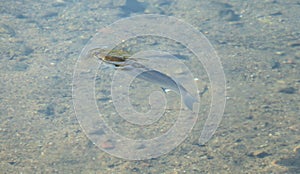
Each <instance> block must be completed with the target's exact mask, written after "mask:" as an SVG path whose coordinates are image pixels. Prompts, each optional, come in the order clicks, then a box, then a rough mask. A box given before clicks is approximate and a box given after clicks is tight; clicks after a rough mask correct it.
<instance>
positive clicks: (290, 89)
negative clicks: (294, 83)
mask: <svg viewBox="0 0 300 174" xmlns="http://www.w3.org/2000/svg"><path fill="white" fill-rule="evenodd" d="M296 91H297V90H296V89H295V88H294V87H286V88H282V89H280V90H279V92H280V93H284V94H295V93H296Z"/></svg>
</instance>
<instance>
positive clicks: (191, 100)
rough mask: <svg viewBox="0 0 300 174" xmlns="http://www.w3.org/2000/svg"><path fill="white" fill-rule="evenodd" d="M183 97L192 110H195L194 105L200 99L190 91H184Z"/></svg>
mask: <svg viewBox="0 0 300 174" xmlns="http://www.w3.org/2000/svg"><path fill="white" fill-rule="evenodd" d="M182 97H183V102H184V104H185V105H186V106H187V107H188V108H189V109H190V110H191V111H193V105H194V103H196V102H198V100H197V99H196V98H195V97H193V96H192V95H191V94H190V93H189V92H187V91H184V92H183V94H182Z"/></svg>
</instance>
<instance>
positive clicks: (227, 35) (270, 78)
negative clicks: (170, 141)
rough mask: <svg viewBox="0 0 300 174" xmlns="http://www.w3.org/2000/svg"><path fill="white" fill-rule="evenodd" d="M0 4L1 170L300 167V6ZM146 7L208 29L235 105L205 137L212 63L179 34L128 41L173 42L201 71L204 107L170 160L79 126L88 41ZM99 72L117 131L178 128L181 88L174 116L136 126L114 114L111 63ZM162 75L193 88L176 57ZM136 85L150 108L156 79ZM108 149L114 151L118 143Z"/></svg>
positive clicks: (99, 94) (107, 113)
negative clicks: (82, 58)
mask: <svg viewBox="0 0 300 174" xmlns="http://www.w3.org/2000/svg"><path fill="white" fill-rule="evenodd" d="M0 10H1V22H0V36H1V42H0V44H1V47H0V48H1V49H0V50H1V59H0V61H1V63H0V66H1V68H0V71H1V73H0V76H1V94H0V101H1V103H2V104H1V105H0V124H1V125H0V142H1V143H0V146H1V149H2V150H1V151H0V154H1V155H0V158H1V163H0V168H1V173H42V172H43V173H184V172H186V173H299V172H300V167H299V166H300V164H299V161H300V160H299V151H300V150H299V149H300V136H299V135H300V131H299V124H300V121H299V100H300V95H299V94H300V78H299V77H300V70H299V63H300V51H299V50H300V32H299V28H300V23H299V22H298V21H299V15H300V14H299V13H300V3H299V2H297V1H292V0H290V1H271V0H267V1H257V2H242V1H219V2H215V1H196V0H190V1H187V0H184V1H169V0H164V1H151V2H150V1H147V0H144V1H133V0H128V1H125V0H119V1H118V0H116V1H105V0H103V1H101V2H99V1H88V2H87V1H81V0H76V1H72V0H65V1H64V0H57V1H53V2H48V1H44V2H43V1H32V0H30V1H29V0H28V1H22V2H10V1H5V2H1V5H0ZM137 14H164V15H171V16H174V17H176V18H179V19H181V20H183V21H185V22H187V23H189V24H191V25H192V26H193V27H195V28H196V30H197V31H200V32H202V33H203V34H204V35H205V36H206V37H207V38H208V40H209V41H210V43H211V44H212V46H213V47H214V48H215V50H216V51H217V54H218V55H219V57H220V59H221V63H222V65H223V70H224V74H225V76H226V107H225V112H224V116H223V119H222V122H221V124H220V125H219V127H218V129H217V131H216V132H215V134H214V135H213V137H212V138H211V139H210V140H209V141H208V142H207V143H206V144H205V145H201V146H200V145H199V144H198V139H199V135H200V134H201V131H202V128H203V126H204V123H205V120H206V116H207V115H208V113H209V108H210V102H211V94H212V90H211V88H210V81H209V76H208V75H207V74H206V72H205V68H204V66H202V65H200V66H198V65H197V66H195V65H196V64H195V62H194V60H195V59H194V58H193V55H192V54H191V53H190V52H189V51H188V50H187V49H186V48H185V49H183V48H182V47H181V45H176V44H177V43H175V44H174V43H173V44H174V45H172V44H169V41H168V40H166V41H164V42H163V44H160V43H157V40H156V39H153V40H151V39H148V40H147V39H143V38H141V39H140V38H137V39H136V40H134V39H133V40H132V41H129V42H127V45H126V49H131V47H130V46H132V45H137V44H136V43H139V42H143V43H147V44H143V45H139V44H138V45H139V46H140V47H141V48H143V49H144V48H148V47H149V48H152V49H157V50H169V51H171V52H174V54H173V55H176V54H178V55H179V60H180V61H183V62H185V63H186V64H187V65H189V68H190V71H191V72H193V75H196V76H197V78H199V80H198V81H195V84H196V86H197V87H198V90H199V92H200V93H201V92H202V91H203V93H201V96H199V97H200V98H201V102H200V103H201V106H200V114H199V117H198V120H197V121H196V122H195V126H194V127H193V129H192V130H191V132H190V133H189V134H188V137H187V139H185V140H184V141H183V142H182V143H181V144H179V145H178V146H177V147H176V148H175V149H174V150H172V151H171V152H169V153H166V154H164V155H162V156H159V157H156V158H153V159H146V160H141V161H139V160H137V161H130V160H126V159H122V158H117V157H114V156H113V155H110V154H108V153H106V152H103V151H102V150H100V149H99V148H98V147H97V146H96V145H95V144H94V143H95V142H92V141H91V140H90V139H89V138H88V137H91V136H98V135H102V134H103V132H102V130H99V129H97V130H96V131H94V132H93V133H92V134H89V135H86V134H85V130H84V129H83V128H82V127H81V126H80V124H79V122H78V120H77V117H76V113H75V110H74V105H73V101H72V85H73V84H72V82H73V72H74V69H75V65H76V62H77V61H78V57H79V55H80V53H81V51H82V49H83V48H84V46H85V45H86V44H87V43H88V41H89V40H90V39H91V38H92V37H93V36H95V34H96V33H97V31H99V30H100V29H101V28H103V27H104V26H106V25H109V24H111V23H113V22H115V21H117V20H118V19H122V18H125V17H130V16H134V15H137ZM107 32H108V33H109V31H107ZM162 40H163V39H162ZM170 45H171V46H170ZM134 49H136V50H131V51H133V52H134V51H137V50H139V48H137V47H134ZM178 49H179V50H181V49H182V51H180V52H176V51H178ZM137 56H138V55H137ZM96 63H97V62H96ZM145 63H147V60H146V61H145ZM164 67H165V66H161V67H160V66H159V65H158V66H157V67H156V68H158V69H159V68H162V69H163V68H164ZM101 68H103V69H101ZM167 71H169V72H167ZM98 72H101V73H98V75H97V77H96V81H95V84H96V88H95V90H96V93H95V96H96V99H97V100H96V103H97V105H98V107H100V108H104V109H105V110H104V111H103V115H104V117H105V119H106V120H107V122H108V123H110V124H111V127H112V129H114V130H115V131H118V132H119V133H122V135H128V136H129V137H130V138H145V137H146V138H147V137H148V138H149V137H150V138H153V137H155V136H157V134H160V133H163V132H166V131H167V130H168V129H170V128H172V125H173V123H174V122H175V121H176V119H177V117H174V115H177V114H178V113H179V110H178V108H180V105H179V104H178V101H180V98H178V95H176V94H174V93H172V92H171V93H168V94H167V99H168V101H169V100H170V102H169V103H168V105H167V111H166V114H165V116H164V117H162V118H160V119H159V120H158V121H157V122H156V123H155V124H154V125H151V126H150V127H149V129H148V130H146V129H144V127H134V126H132V125H131V124H129V123H127V122H126V119H120V118H119V117H118V115H117V114H116V112H112V108H111V107H112V105H111V100H112V98H111V96H109V90H108V88H107V86H108V84H109V83H110V82H111V79H110V77H112V76H109V75H111V74H112V73H113V71H112V69H111V68H110V67H100V69H99V70H98ZM102 72H106V74H104V73H102ZM163 72H164V73H167V74H169V75H170V74H171V75H172V77H175V78H177V79H179V80H181V81H182V82H183V84H187V82H186V81H185V80H186V78H185V75H186V74H185V72H186V71H185V69H184V68H183V69H182V70H181V69H174V67H172V66H171V65H170V67H169V68H165V70H164V71H163ZM189 79H190V78H189ZM189 79H188V80H189ZM141 87H144V88H141ZM131 88H132V90H130V93H129V95H130V96H132V98H133V99H132V105H133V107H134V108H135V109H136V110H138V111H141V112H145V111H147V110H149V106H148V105H147V103H148V99H147V100H144V99H145V97H147V96H149V95H150V92H151V91H152V90H157V89H158V88H157V86H155V85H151V84H149V83H144V82H143V81H139V80H136V82H135V83H134V85H133V86H132V87H131ZM186 88H187V90H189V91H193V88H192V87H189V86H187V87H186ZM206 88H208V90H205V89H206ZM141 89H144V90H141ZM145 89H147V90H145ZM73 97H74V96H73ZM183 111H185V110H183ZM153 120H154V121H155V119H153ZM91 129H92V128H91ZM101 146H102V148H104V149H106V150H108V151H109V150H110V149H113V148H115V147H114V146H115V144H114V142H111V141H107V142H105V143H103V144H101Z"/></svg>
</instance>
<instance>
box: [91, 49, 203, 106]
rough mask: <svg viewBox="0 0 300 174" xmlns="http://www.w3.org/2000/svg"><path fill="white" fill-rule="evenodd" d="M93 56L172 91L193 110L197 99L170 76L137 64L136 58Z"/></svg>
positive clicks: (96, 53) (97, 53)
mask: <svg viewBox="0 0 300 174" xmlns="http://www.w3.org/2000/svg"><path fill="white" fill-rule="evenodd" d="M93 56H94V57H96V58H98V59H100V60H101V61H103V62H106V63H109V64H113V65H115V67H117V68H121V69H122V70H124V71H126V72H128V73H129V74H131V75H133V76H135V75H137V78H140V79H143V80H145V81H148V82H151V83H155V84H157V85H159V86H160V87H162V88H163V89H170V90H172V91H174V92H176V93H177V94H178V95H181V96H182V99H183V102H184V104H185V105H186V106H187V107H188V108H189V109H190V110H193V104H194V103H195V102H197V99H196V98H195V97H193V96H192V95H191V94H190V93H189V92H188V91H187V90H186V89H185V88H184V87H183V86H182V85H181V84H179V83H177V82H176V81H175V80H173V79H172V78H171V77H169V76H168V75H166V74H164V73H162V72H159V71H157V70H153V69H150V68H148V67H146V66H144V65H142V64H140V63H137V62H136V61H135V59H134V58H127V57H125V56H114V55H104V54H103V51H101V50H97V51H94V52H93Z"/></svg>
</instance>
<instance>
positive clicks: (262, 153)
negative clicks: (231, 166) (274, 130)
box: [248, 151, 271, 158]
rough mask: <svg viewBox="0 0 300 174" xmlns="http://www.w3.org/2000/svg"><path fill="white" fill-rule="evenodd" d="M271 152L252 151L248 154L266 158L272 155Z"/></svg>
mask: <svg viewBox="0 0 300 174" xmlns="http://www.w3.org/2000/svg"><path fill="white" fill-rule="evenodd" d="M270 155H271V154H269V153H267V152H265V151H254V152H251V153H250V154H249V155H248V156H250V157H256V158H265V157H267V156H270Z"/></svg>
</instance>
